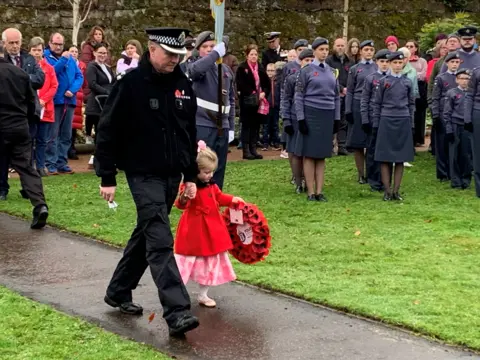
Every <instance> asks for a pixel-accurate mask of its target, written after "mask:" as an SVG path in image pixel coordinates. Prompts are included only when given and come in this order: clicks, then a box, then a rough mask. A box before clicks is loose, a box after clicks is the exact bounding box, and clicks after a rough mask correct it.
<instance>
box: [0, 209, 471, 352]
mask: <svg viewBox="0 0 480 360" xmlns="http://www.w3.org/2000/svg"><path fill="white" fill-rule="evenodd" d="M120 255H121V251H120V250H118V249H114V248H111V247H108V246H106V245H103V244H101V243H96V242H93V241H90V240H86V239H84V238H81V237H78V236H73V235H71V234H69V233H65V232H59V231H56V230H52V229H45V230H44V231H40V232H34V231H31V230H30V229H29V227H28V224H27V223H26V222H23V221H21V220H18V219H15V218H12V217H9V216H6V215H0V284H2V285H5V286H7V287H9V288H11V289H13V290H16V291H18V292H20V293H21V294H23V295H25V296H28V297H30V298H32V299H34V300H37V301H40V302H43V303H46V304H50V305H52V306H54V307H55V308H57V309H59V310H60V311H63V312H65V313H68V314H72V315H75V316H79V317H82V318H84V319H86V320H88V321H91V322H93V323H96V324H98V325H100V326H102V327H104V328H105V329H107V330H110V331H113V332H116V333H118V334H120V335H123V336H126V337H129V338H133V339H135V340H137V341H140V342H145V343H148V344H151V345H153V346H155V347H157V348H158V349H160V350H161V351H163V352H166V353H169V354H173V355H175V356H176V357H177V359H205V360H223V359H225V360H227V359H228V360H230V359H231V360H256V359H261V360H268V359H275V360H297V359H298V360H324V359H325V360H343V359H345V360H380V359H388V360H453V359H466V358H468V359H480V357H478V356H476V355H472V354H470V353H467V352H461V351H458V350H455V349H452V348H449V347H444V346H441V345H439V344H436V343H431V342H429V341H426V340H424V339H421V338H417V337H414V336H411V335H409V334H406V333H404V332H401V331H397V330H391V329H389V328H387V327H384V326H382V325H379V324H376V323H372V322H369V321H364V320H359V319H355V318H351V317H348V316H345V315H342V314H338V313H336V312H333V311H330V310H326V309H323V308H319V307H315V306H312V305H310V304H307V303H304V302H300V301H296V300H293V299H290V298H286V297H283V296H277V295H272V294H267V293H265V292H263V291H259V290H256V289H253V288H250V287H247V286H243V285H239V284H230V285H226V286H221V287H218V288H217V289H214V290H212V291H211V293H212V295H213V297H214V298H215V299H216V300H217V303H218V304H219V307H218V308H217V309H213V310H212V309H205V308H200V307H199V306H197V305H196V304H195V305H194V306H193V312H194V313H195V314H196V315H197V316H199V318H200V321H201V325H200V327H199V328H198V329H196V330H194V331H192V332H190V333H189V334H188V336H187V339H186V340H183V341H182V340H175V339H169V338H168V336H167V329H166V325H165V323H164V321H163V319H162V318H161V316H160V313H161V307H160V305H159V302H158V299H157V295H156V289H155V287H154V285H153V283H152V280H151V276H150V274H149V273H147V274H146V276H145V277H144V278H143V279H142V281H141V286H139V288H138V289H137V290H136V291H135V301H137V302H139V303H140V304H142V305H143V306H144V308H145V314H144V316H143V317H138V318H132V317H129V316H126V315H122V314H120V313H119V312H117V311H116V310H114V309H112V308H110V307H108V306H106V305H105V304H104V303H103V300H102V299H103V295H104V291H105V286H106V285H107V282H108V280H109V278H110V276H111V273H112V271H113V269H114V267H115V265H116V263H117V261H118V259H119V258H120ZM189 290H190V291H191V292H192V293H194V296H195V287H189ZM192 298H194V297H192ZM152 312H155V313H156V314H157V315H156V317H155V319H154V320H153V322H152V323H150V324H149V323H148V316H149V315H150V314H151V313H152ZM99 360H100V359H99Z"/></svg>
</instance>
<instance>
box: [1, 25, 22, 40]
mask: <svg viewBox="0 0 480 360" xmlns="http://www.w3.org/2000/svg"><path fill="white" fill-rule="evenodd" d="M8 30H15V31H17V32H18V34H20V40H22V32H21V31H20V30H18V29H15V28H9V29H6V30H5V31H4V32H2V41H3V42H5V41H7V31H8Z"/></svg>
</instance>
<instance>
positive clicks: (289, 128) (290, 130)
mask: <svg viewBox="0 0 480 360" xmlns="http://www.w3.org/2000/svg"><path fill="white" fill-rule="evenodd" d="M283 130H284V131H285V133H286V134H288V135H293V134H294V133H295V130H294V129H293V126H292V125H287V126H285V128H284V129H283Z"/></svg>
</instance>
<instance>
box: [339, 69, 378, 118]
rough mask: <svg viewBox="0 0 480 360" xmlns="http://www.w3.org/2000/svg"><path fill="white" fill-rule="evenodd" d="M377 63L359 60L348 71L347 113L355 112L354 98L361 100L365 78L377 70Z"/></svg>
mask: <svg viewBox="0 0 480 360" xmlns="http://www.w3.org/2000/svg"><path fill="white" fill-rule="evenodd" d="M377 68H378V67H377V64H375V63H374V62H373V60H370V61H369V62H368V64H367V63H366V62H365V63H363V62H359V63H358V64H356V65H354V66H352V67H351V68H350V71H349V73H348V82H347V99H346V102H345V114H351V113H352V112H353V100H361V98H362V91H363V85H364V84H365V78H366V77H367V76H368V75H370V74H373V73H375V72H376V71H377Z"/></svg>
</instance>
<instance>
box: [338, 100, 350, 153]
mask: <svg viewBox="0 0 480 360" xmlns="http://www.w3.org/2000/svg"><path fill="white" fill-rule="evenodd" d="M338 126H339V127H338V132H337V145H338V149H339V150H340V149H346V142H347V130H348V123H347V119H346V117H345V96H342V97H340V121H339V124H338Z"/></svg>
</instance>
